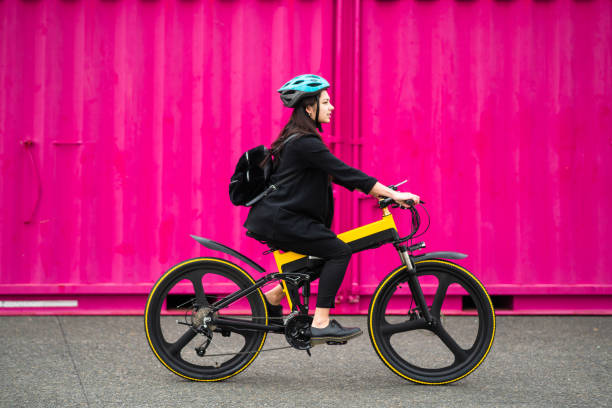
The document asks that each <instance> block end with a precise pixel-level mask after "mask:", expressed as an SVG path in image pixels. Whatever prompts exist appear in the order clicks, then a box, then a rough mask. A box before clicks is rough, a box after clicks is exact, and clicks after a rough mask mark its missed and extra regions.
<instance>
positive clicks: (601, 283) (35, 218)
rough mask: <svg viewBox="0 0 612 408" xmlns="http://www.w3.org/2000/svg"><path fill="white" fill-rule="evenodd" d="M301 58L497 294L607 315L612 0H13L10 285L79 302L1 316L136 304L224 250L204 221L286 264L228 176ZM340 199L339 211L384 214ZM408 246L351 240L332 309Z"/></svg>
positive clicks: (8, 50) (441, 240)
mask: <svg viewBox="0 0 612 408" xmlns="http://www.w3.org/2000/svg"><path fill="white" fill-rule="evenodd" d="M305 72H313V73H318V74H321V75H323V76H325V77H327V78H329V79H330V80H331V82H332V83H333V86H332V89H331V94H332V98H333V102H334V104H335V105H336V108H337V110H336V115H335V118H334V123H333V124H332V126H330V127H327V128H325V133H324V134H325V135H326V137H327V138H328V141H329V143H330V145H331V147H332V149H333V150H334V151H335V152H336V153H337V154H338V155H339V156H340V157H342V158H343V159H344V160H345V161H347V162H349V163H351V164H353V165H355V166H357V167H360V168H362V169H363V170H364V171H366V172H368V173H369V174H371V175H373V176H375V177H378V178H379V179H380V180H381V181H383V182H385V183H393V182H396V181H399V180H401V179H403V178H408V179H409V184H408V185H409V186H410V187H409V188H410V190H411V191H413V192H416V193H419V194H421V195H422V196H423V197H424V198H425V200H426V201H428V203H429V205H428V208H429V211H430V213H431V215H432V227H431V229H430V232H429V233H428V234H427V235H426V236H425V237H424V239H425V240H426V241H427V243H428V245H429V248H430V249H432V250H442V249H444V250H447V249H449V250H453V249H454V250H459V251H463V252H466V253H469V254H470V258H468V259H467V260H466V261H465V262H463V264H464V265H466V266H468V267H469V268H470V269H472V270H473V271H474V272H475V274H476V275H477V276H479V277H480V278H481V279H482V280H483V282H484V283H485V285H486V286H487V287H488V288H489V289H490V292H491V293H492V294H493V295H494V296H495V298H494V299H495V300H496V301H497V302H498V303H499V306H501V309H502V312H504V311H505V312H507V313H572V312H576V313H611V312H612V274H611V273H610V270H612V260H611V258H610V256H609V253H610V250H611V249H612V245H611V244H610V243H609V241H608V240H607V236H606V233H607V231H609V230H611V229H612V225H611V223H612V211H611V209H612V188H611V187H612V115H611V111H610V108H611V105H612V4H611V3H610V1H608V0H593V1H574V0H555V1H532V0H515V1H492V0H476V1H454V0H440V1H420V0H408V1H364V2H359V1H352V2H347V1H337V2H334V3H330V2H323V1H321V2H313V1H245V2H238V1H236V2H232V1H212V0H210V1H162V0H160V1H140V0H120V1H114V2H107V1H96V0H91V1H86V0H83V1H77V2H67V1H53V0H49V1H45V0H41V1H22V0H4V1H0V84H1V85H0V104H1V105H0V160H1V165H0V169H1V172H2V182H1V183H0V197H2V201H1V204H0V217H1V218H0V223H1V232H0V234H1V235H0V301H5V300H19V299H21V300H25V299H27V300H34V299H36V300H41V299H49V300H58V299H60V300H66V299H76V300H78V306H77V307H72V308H71V307H66V308H50V309H29V308H28V309H25V308H24V309H19V308H5V307H0V314H6V313H31V312H36V313H56V312H63V313H117V312H121V313H139V312H142V307H143V305H144V296H145V295H146V293H147V292H148V290H149V289H150V288H151V285H152V283H153V282H154V281H155V280H156V279H157V278H158V277H159V276H160V274H161V273H162V272H163V271H164V270H165V269H167V268H168V267H170V266H171V265H173V264H175V263H177V262H179V261H181V260H183V259H185V258H188V257H193V256H198V255H200V254H211V252H210V251H207V250H205V249H202V248H201V247H199V246H198V244H197V243H195V241H192V240H191V238H189V234H196V235H202V236H206V237H210V238H213V239H216V240H218V241H220V242H223V243H225V244H228V245H230V246H233V247H235V248H236V249H238V250H240V251H242V252H244V253H246V254H247V255H249V256H251V257H252V258H254V259H255V260H257V261H258V262H260V263H262V264H264V265H265V266H268V267H271V266H272V260H271V259H267V258H265V257H263V256H261V255H260V252H261V251H262V250H263V249H265V248H263V247H262V246H261V245H260V244H259V243H257V242H255V241H253V240H248V239H246V238H245V237H244V231H243V228H242V222H243V220H244V218H245V216H246V212H245V210H244V209H238V208H233V207H231V204H230V203H229V199H228V197H227V182H228V179H229V176H230V175H231V172H232V170H233V165H234V163H235V161H236V159H237V157H238V155H239V154H240V153H241V152H242V151H243V150H245V149H247V148H249V147H252V146H253V145H255V144H260V143H269V142H270V141H271V140H272V139H273V138H274V137H275V135H276V134H277V133H278V131H279V130H280V128H281V127H282V125H283V123H284V122H285V121H286V120H287V118H288V114H289V112H288V111H287V110H286V109H284V108H283V107H282V105H281V103H280V101H279V99H278V97H277V94H276V93H275V89H277V88H278V87H279V86H280V85H282V83H284V81H286V80H287V79H288V78H290V77H292V76H293V75H296V74H299V73H305ZM330 135H333V136H330ZM337 197H338V200H337V203H338V204H337V207H338V208H337V216H336V221H335V225H336V228H337V230H338V231H341V230H345V229H348V228H352V227H355V226H357V225H359V224H360V223H363V222H367V221H371V220H373V219H375V217H376V216H377V212H376V211H375V209H374V208H373V202H372V201H371V200H370V199H365V198H364V197H365V196H363V195H360V194H350V193H347V192H344V191H341V189H339V190H338V191H337ZM401 216H402V214H401V213H399V214H398V215H397V221H398V224H399V225H400V227H404V228H406V227H407V219H406V220H404V219H402V218H401ZM397 264H398V259H397V256H396V255H395V254H394V253H393V251H392V249H391V250H390V249H389V248H381V249H379V250H376V251H371V252H368V253H364V254H359V255H356V256H355V258H354V260H353V261H352V266H351V268H350V271H349V273H348V275H347V277H346V279H345V284H344V285H343V287H342V290H341V297H342V298H341V302H340V303H339V304H338V308H337V311H338V312H345V313H363V312H364V311H365V310H366V309H367V304H368V301H369V295H370V294H371V293H372V291H373V289H374V287H375V285H376V284H377V282H378V281H379V280H380V279H381V278H382V277H383V276H384V275H385V274H386V273H387V272H388V271H389V270H390V269H391V268H392V267H394V266H396V265H397ZM503 309H505V310H503Z"/></svg>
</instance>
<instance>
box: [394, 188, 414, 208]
mask: <svg viewBox="0 0 612 408" xmlns="http://www.w3.org/2000/svg"><path fill="white" fill-rule="evenodd" d="M391 198H392V199H393V201H395V202H396V203H397V204H399V205H400V206H401V207H402V208H408V207H410V206H412V205H416V204H418V203H419V202H420V201H421V197H419V196H418V195H416V194H412V193H403V192H401V191H394V192H393V195H392V196H391Z"/></svg>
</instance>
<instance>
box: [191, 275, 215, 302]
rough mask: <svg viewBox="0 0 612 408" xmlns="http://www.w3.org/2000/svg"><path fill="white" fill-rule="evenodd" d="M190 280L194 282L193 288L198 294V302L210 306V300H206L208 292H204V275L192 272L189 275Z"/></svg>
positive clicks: (196, 294)
mask: <svg viewBox="0 0 612 408" xmlns="http://www.w3.org/2000/svg"><path fill="white" fill-rule="evenodd" d="M189 280H190V281H191V283H192V284H193V290H194V292H195V296H196V303H197V304H198V305H199V306H201V307H207V306H210V305H209V304H208V300H206V293H204V287H203V286H202V275H200V274H197V273H192V274H191V275H190V276H189Z"/></svg>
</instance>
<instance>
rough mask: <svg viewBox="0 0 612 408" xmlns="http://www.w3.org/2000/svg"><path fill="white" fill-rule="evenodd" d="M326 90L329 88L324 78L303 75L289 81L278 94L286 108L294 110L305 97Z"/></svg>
mask: <svg viewBox="0 0 612 408" xmlns="http://www.w3.org/2000/svg"><path fill="white" fill-rule="evenodd" d="M327 88H329V82H327V81H326V80H325V79H324V78H321V77H320V76H318V75H313V74H305V75H299V76H296V77H295V78H293V79H291V80H290V81H289V82H287V83H286V84H285V85H283V86H282V87H281V88H280V89H279V90H278V92H279V93H280V97H281V100H282V101H283V104H284V105H285V106H286V107H288V108H295V107H296V106H297V104H298V103H299V102H300V100H301V99H302V98H304V97H305V96H310V95H315V94H317V93H319V92H321V91H322V90H324V89H327Z"/></svg>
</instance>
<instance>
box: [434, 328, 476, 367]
mask: <svg viewBox="0 0 612 408" xmlns="http://www.w3.org/2000/svg"><path fill="white" fill-rule="evenodd" d="M434 333H436V335H437V336H438V337H439V338H440V340H442V342H443V343H444V345H445V346H446V347H448V349H449V350H450V351H451V352H452V353H453V355H454V356H455V364H456V363H461V362H463V361H465V360H466V359H467V356H468V354H467V352H466V350H464V349H462V348H461V346H459V344H457V342H456V341H455V339H453V338H452V336H451V335H450V334H449V333H448V332H447V331H446V329H444V327H442V325H438V326H437V327H436V328H435V329H434Z"/></svg>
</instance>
